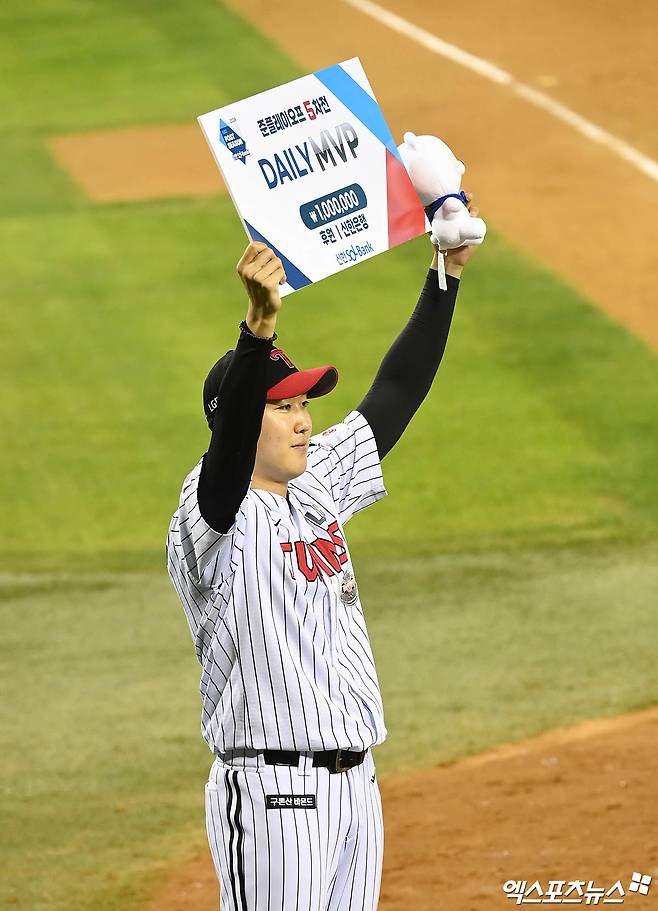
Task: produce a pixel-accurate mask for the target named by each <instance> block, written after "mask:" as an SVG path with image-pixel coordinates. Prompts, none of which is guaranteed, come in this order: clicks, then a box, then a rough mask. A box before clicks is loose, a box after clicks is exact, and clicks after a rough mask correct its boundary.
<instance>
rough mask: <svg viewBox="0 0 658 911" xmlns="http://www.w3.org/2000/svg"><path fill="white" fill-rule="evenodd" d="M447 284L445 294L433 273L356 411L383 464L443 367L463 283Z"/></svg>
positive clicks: (450, 280) (455, 279)
mask: <svg viewBox="0 0 658 911" xmlns="http://www.w3.org/2000/svg"><path fill="white" fill-rule="evenodd" d="M446 279H447V285H448V290H447V291H442V290H441V289H440V288H439V282H438V276H437V273H436V271H435V270H434V269H430V270H429V273H428V275H427V278H426V279H425V286H424V287H423V290H422V291H421V294H420V299H419V301H418V303H417V305H416V309H415V310H414V312H413V313H412V314H411V316H410V317H409V322H408V323H407V325H406V326H405V327H404V329H403V330H402V332H401V333H400V335H399V336H398V337H397V339H396V340H395V341H394V342H393V344H392V345H391V347H390V348H389V350H388V352H387V353H386V355H385V356H384V359H383V361H382V363H381V366H380V368H379V370H378V371H377V376H376V377H375V379H374V380H373V383H372V386H371V387H370V389H369V390H368V392H367V393H366V396H365V398H364V399H363V401H362V402H361V404H360V405H358V406H357V409H356V410H357V411H359V412H360V413H361V414H362V415H363V416H364V418H365V419H366V420H367V421H368V423H369V424H370V427H371V428H372V432H373V434H374V437H375V442H376V443H377V451H378V453H379V458H380V459H383V458H384V456H385V455H387V453H389V452H390V451H391V449H392V448H393V446H394V445H395V444H396V443H397V441H398V440H399V439H400V437H401V436H402V433H403V431H404V429H405V427H406V426H407V424H408V423H409V421H410V420H411V418H412V417H413V415H414V414H415V412H416V410H417V409H418V407H419V406H420V403H421V402H422V401H423V399H424V398H425V396H426V395H427V393H428V392H429V389H430V387H431V385H432V381H433V380H434V376H435V374H436V371H437V370H438V367H439V364H440V363H441V358H442V357H443V352H444V351H445V347H446V342H447V340H448V332H449V331H450V323H451V320H452V314H453V311H454V309H455V301H456V299H457V291H458V290H459V279H457V278H453V277H452V276H451V275H448V276H446Z"/></svg>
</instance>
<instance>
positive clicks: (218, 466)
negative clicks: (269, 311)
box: [197, 332, 272, 534]
mask: <svg viewBox="0 0 658 911" xmlns="http://www.w3.org/2000/svg"><path fill="white" fill-rule="evenodd" d="M271 350H272V342H271V340H270V339H261V338H255V337H254V336H251V335H249V334H248V333H246V332H242V333H240V338H239V339H238V343H237V345H236V346H235V351H234V353H233V357H232V358H231V363H230V366H229V368H228V370H227V371H226V375H225V376H224V379H223V380H222V385H221V387H220V390H219V404H218V407H217V412H216V414H215V419H214V422H213V428H212V437H211V439H210V445H209V447H208V451H207V452H206V454H205V455H204V457H203V464H202V466H201V473H200V475H199V487H198V491H197V495H198V499H199V511H200V513H201V515H202V516H203V518H204V519H205V521H206V522H207V523H208V525H210V527H211V528H213V529H214V530H215V531H217V532H219V533H220V534H224V533H225V532H227V531H228V530H229V528H230V527H231V525H232V524H233V522H234V520H235V514H236V513H237V511H238V507H239V506H240V503H242V501H243V499H244V497H245V495H246V493H247V490H248V489H249V482H250V481H251V475H252V472H253V470H254V464H255V462H256V446H257V443H258V437H259V436H260V428H261V423H262V420H263V411H264V410H265V399H266V396H267V362H268V358H269V356H270V352H271Z"/></svg>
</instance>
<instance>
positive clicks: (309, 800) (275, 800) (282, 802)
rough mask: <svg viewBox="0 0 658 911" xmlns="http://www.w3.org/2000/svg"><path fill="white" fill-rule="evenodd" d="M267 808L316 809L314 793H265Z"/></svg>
mask: <svg viewBox="0 0 658 911" xmlns="http://www.w3.org/2000/svg"><path fill="white" fill-rule="evenodd" d="M265 806H266V807H267V809H268V810H316V809H317V807H316V805H315V794H266V795H265Z"/></svg>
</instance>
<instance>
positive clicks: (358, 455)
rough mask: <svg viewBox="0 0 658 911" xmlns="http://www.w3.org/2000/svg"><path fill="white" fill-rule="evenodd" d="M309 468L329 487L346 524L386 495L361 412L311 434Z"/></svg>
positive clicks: (375, 450) (370, 434) (373, 447)
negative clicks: (313, 434)
mask: <svg viewBox="0 0 658 911" xmlns="http://www.w3.org/2000/svg"><path fill="white" fill-rule="evenodd" d="M307 471H309V472H310V473H311V474H313V475H314V476H315V477H316V478H318V479H319V480H321V481H322V482H323V483H324V484H325V485H326V487H327V488H328V489H329V491H330V493H331V496H332V498H333V500H334V502H335V503H336V505H337V507H338V515H339V518H340V521H341V524H343V525H344V524H345V522H347V521H348V519H351V518H352V516H354V515H356V514H357V513H358V512H360V511H361V510H362V509H365V508H366V506H370V505H371V504H372V503H376V502H377V500H381V499H382V497H385V496H386V488H385V487H384V479H383V477H382V468H381V463H380V460H379V454H378V452H377V444H376V442H375V438H374V436H373V432H372V429H371V427H370V424H368V422H367V420H366V419H365V418H364V416H363V415H362V414H360V413H359V412H358V411H351V412H350V413H349V414H348V415H347V417H346V418H345V420H344V421H342V422H341V423H340V424H334V425H333V427H329V428H328V429H327V430H325V431H323V432H322V433H319V434H316V435H315V436H313V437H311V440H310V445H309V452H308V463H307Z"/></svg>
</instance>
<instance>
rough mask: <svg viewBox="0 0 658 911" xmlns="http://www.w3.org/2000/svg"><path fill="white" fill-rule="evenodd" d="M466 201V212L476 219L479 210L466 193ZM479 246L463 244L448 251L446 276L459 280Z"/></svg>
mask: <svg viewBox="0 0 658 911" xmlns="http://www.w3.org/2000/svg"><path fill="white" fill-rule="evenodd" d="M466 199H467V200H468V203H467V204H466V206H467V208H468V211H469V212H470V213H471V215H472V216H473V218H477V216H478V215H479V214H480V210H479V209H478V207H477V206H476V205H475V203H474V202H473V194H472V193H468V192H467V193H466ZM479 246H480V245H479V244H471V245H470V246H469V245H468V244H464V246H463V247H456V248H455V249H454V250H448V251H447V252H446V256H445V267H446V274H447V275H453V276H454V277H455V278H459V277H460V276H461V274H462V269H463V268H464V266H465V265H466V263H467V262H468V261H469V259H470V258H471V256H473V254H474V253H475V251H476V250H477V249H478V247H479Z"/></svg>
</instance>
